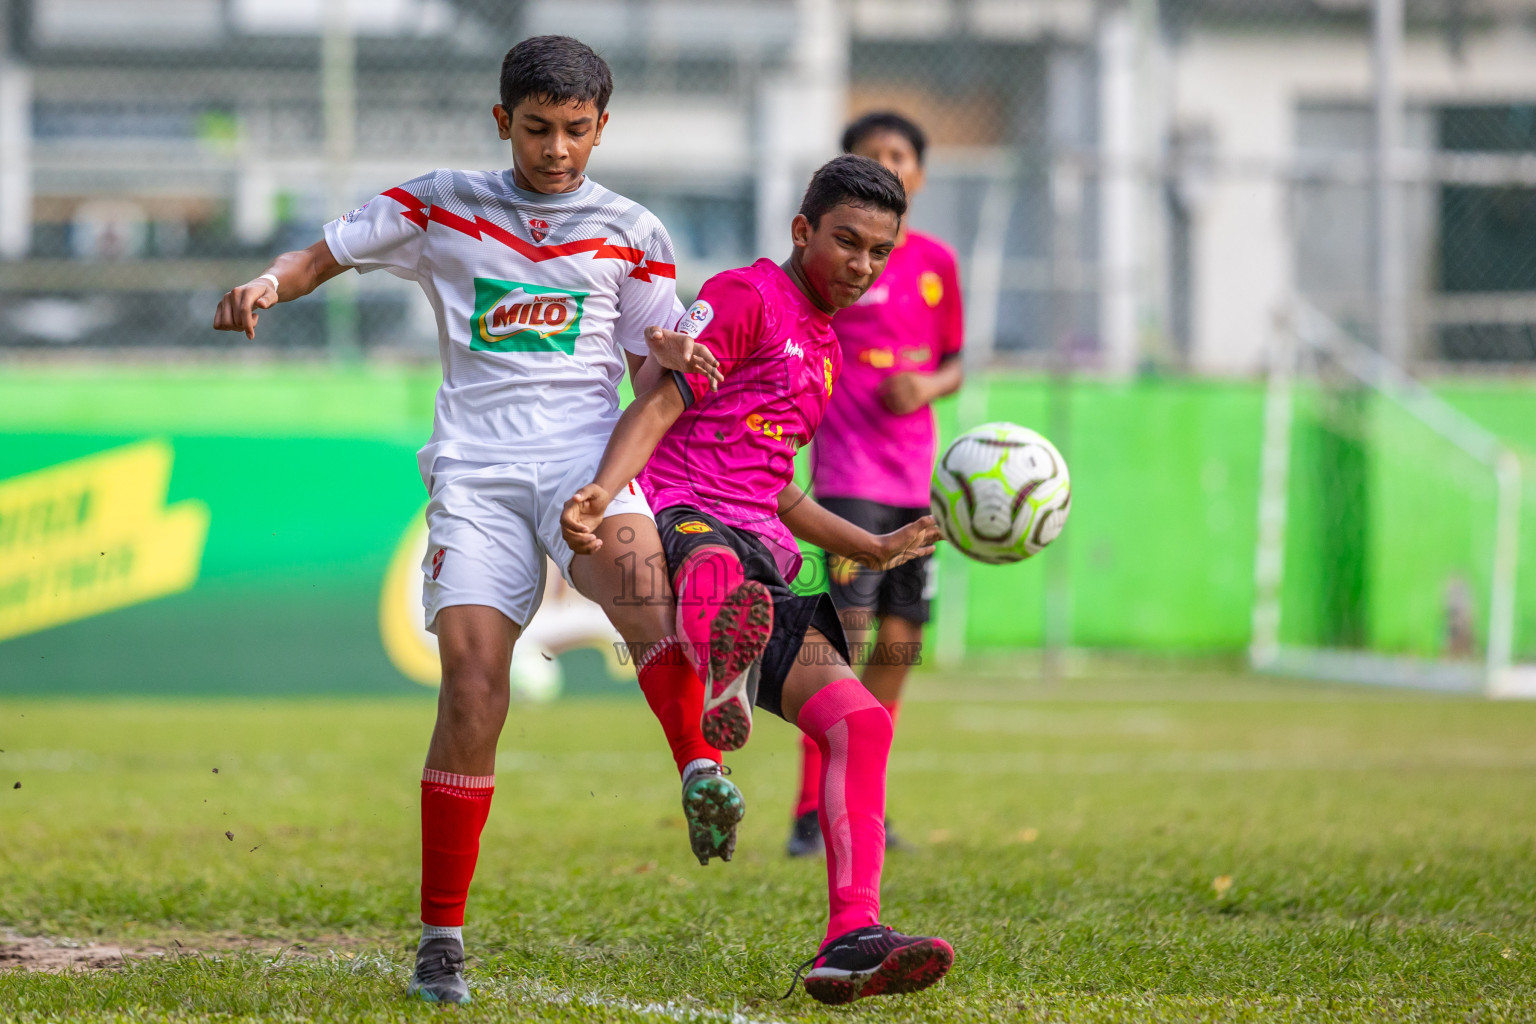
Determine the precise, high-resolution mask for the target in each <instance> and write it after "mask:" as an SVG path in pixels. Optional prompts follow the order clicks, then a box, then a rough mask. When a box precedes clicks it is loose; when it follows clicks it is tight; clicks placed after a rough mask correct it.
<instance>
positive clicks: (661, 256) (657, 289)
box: [325, 170, 678, 486]
mask: <svg viewBox="0 0 1536 1024" xmlns="http://www.w3.org/2000/svg"><path fill="white" fill-rule="evenodd" d="M325 241H326V244H327V245H328V246H329V247H330V250H331V253H332V254H333V255H334V256H335V257H336V259H337V261H338V262H340V263H343V264H345V265H348V266H353V267H356V268H357V269H358V270H359V271H362V272H364V273H367V272H368V271H372V270H378V269H380V268H382V269H384V270H387V271H389V272H390V273H392V274H394V275H396V276H397V277H402V278H405V279H407V280H411V281H415V282H417V283H418V284H419V285H420V286H421V289H422V291H424V292H425V293H426V295H427V298H428V300H429V301H430V302H431V303H432V308H433V310H434V311H435V312H436V314H437V332H438V348H439V351H440V353H441V355H442V361H443V384H442V387H441V388H439V389H438V392H437V403H436V415H435V419H434V423H433V430H432V440H431V442H430V443H429V444H428V445H427V446H426V447H425V448H423V449H422V450H421V452H420V456H419V463H420V466H421V470H422V477H423V479H424V480H429V479H430V476H431V469H432V466H433V464H434V462H435V460H437V459H438V458H449V459H458V460H463V461H467V462H477V463H503V462H542V461H548V460H550V459H570V458H573V457H577V456H580V455H584V454H587V453H590V452H600V451H601V450H602V448H603V446H604V445H605V444H606V443H607V441H608V435H609V433H611V432H612V429H613V425H614V424H615V423H616V422H617V421H618V418H619V395H618V386H619V382H620V381H621V380H623V377H624V370H625V360H624V356H623V352H624V351H628V352H633V353H635V354H636V355H642V356H643V355H645V353H646V346H645V338H644V332H645V329H646V328H647V327H650V326H656V325H662V326H665V325H669V324H671V323H672V322H673V321H675V320H676V319H677V312H678V304H677V294H676V292H677V289H676V270H675V268H674V258H673V255H672V241H671V239H670V238H668V237H667V232H666V229H665V228H664V227H662V224H661V222H660V221H659V220H657V219H656V217H655V216H654V215H653V214H651V212H650V211H648V210H647V209H645V207H643V206H641V205H640V204H639V203H635V202H632V201H630V200H628V199H626V198H624V197H623V196H621V195H618V194H617V193H615V192H612V191H610V190H608V189H606V188H603V187H602V186H601V185H599V184H597V183H596V182H594V181H593V180H592V179H591V178H587V179H585V180H583V181H582V183H581V185H580V187H578V188H577V189H575V190H574V191H571V192H562V193H559V194H556V195H544V194H542V193H537V192H527V191H524V190H522V189H520V188H518V187H517V186H516V185H514V184H513V182H512V172H511V171H510V170H507V171H454V170H437V171H432V172H431V173H429V174H424V175H422V176H421V177H419V178H414V179H412V180H411V181H408V182H406V183H405V184H403V185H401V186H399V187H398V188H392V189H390V190H389V191H387V192H385V193H383V194H382V195H380V196H378V197H376V198H374V199H373V200H371V201H369V202H368V203H365V204H364V205H363V206H362V207H360V208H359V209H356V210H353V211H352V212H351V213H348V214H346V215H345V216H343V217H340V218H338V219H336V220H334V221H332V222H330V223H329V224H327V225H326V226H325ZM429 486H430V482H429Z"/></svg>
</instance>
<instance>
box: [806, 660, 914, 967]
mask: <svg viewBox="0 0 1536 1024" xmlns="http://www.w3.org/2000/svg"><path fill="white" fill-rule="evenodd" d="M796 724H797V725H799V726H800V729H801V731H803V732H804V733H805V734H806V735H807V736H809V737H810V738H811V739H813V740H815V741H816V746H817V747H818V748H819V749H820V751H821V806H820V807H819V808H818V809H817V817H818V818H819V819H820V820H821V834H822V837H823V838H824V839H825V840H826V844H827V898H828V902H829V903H830V904H831V918H830V920H829V921H828V922H827V941H828V942H830V941H831V940H833V939H835V938H837V937H838V936H839V935H842V934H844V933H845V932H850V931H852V930H853V929H855V928H863V927H866V926H868V925H872V924H878V923H879V921H880V869H881V868H882V867H883V866H884V865H885V768H886V761H887V760H888V759H889V757H890V754H891V735H892V729H891V716H890V713H889V712H887V711H886V710H885V708H883V707H881V706H880V702H879V701H877V700H875V698H874V695H873V694H871V693H870V692H869V691H868V690H866V689H864V684H863V683H861V682H859V681H858V680H857V679H839V680H838V681H837V682H835V683H831V684H830V685H828V686H824V687H822V688H821V690H819V691H818V692H817V693H816V694H815V696H813V697H812V698H811V699H810V700H808V701H806V702H805V706H804V707H802V708H801V709H800V717H799V718H798V719H797V721H796Z"/></svg>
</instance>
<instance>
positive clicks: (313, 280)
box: [264, 239, 351, 302]
mask: <svg viewBox="0 0 1536 1024" xmlns="http://www.w3.org/2000/svg"><path fill="white" fill-rule="evenodd" d="M350 269H351V268H350V267H347V266H345V265H343V264H341V263H338V262H336V257H335V256H332V255H331V247H330V246H329V245H327V244H326V243H325V240H324V239H321V240H320V241H318V242H316V243H315V244H314V245H311V246H310V247H309V248H308V249H296V250H294V251H293V252H285V253H283V254H282V255H280V256H278V257H277V258H276V259H274V260H273V261H272V265H271V266H269V267H268V268H267V269H266V270H265V271H264V273H267V274H271V275H272V276H273V277H275V278H277V301H278V302H288V301H290V300H293V299H297V298H300V297H302V296H305V295H308V294H309V293H310V292H312V291H314V290H315V289H316V288H318V287H320V286H321V285H322V284H324V283H325V282H327V281H329V280H330V279H331V278H333V277H335V276H337V275H338V274H341V273H344V272H346V271H347V270H350Z"/></svg>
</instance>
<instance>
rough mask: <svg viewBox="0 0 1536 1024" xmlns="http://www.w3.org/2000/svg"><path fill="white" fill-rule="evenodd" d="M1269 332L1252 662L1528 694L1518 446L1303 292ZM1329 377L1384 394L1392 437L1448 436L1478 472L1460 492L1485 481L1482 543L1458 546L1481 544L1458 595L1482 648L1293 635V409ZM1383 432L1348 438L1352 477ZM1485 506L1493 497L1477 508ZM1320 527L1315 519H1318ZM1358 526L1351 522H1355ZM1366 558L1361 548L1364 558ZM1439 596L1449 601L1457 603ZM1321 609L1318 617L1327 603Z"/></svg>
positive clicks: (1302, 672)
mask: <svg viewBox="0 0 1536 1024" xmlns="http://www.w3.org/2000/svg"><path fill="white" fill-rule="evenodd" d="M1274 341H1275V343H1274V344H1273V346H1272V348H1271V353H1272V358H1271V362H1270V368H1269V377H1268V387H1267V389H1266V394H1265V400H1264V417H1263V431H1262V436H1263V441H1262V445H1263V447H1262V453H1261V459H1260V468H1259V472H1260V480H1259V502H1258V535H1257V544H1256V557H1255V560H1254V604H1253V633H1252V641H1251V644H1250V648H1249V658H1250V662H1251V664H1252V666H1253V667H1254V668H1255V669H1256V670H1259V671H1263V672H1270V673H1275V674H1281V675H1289V676H1298V677H1310V678H1318V679H1328V680H1334V681H1340V682H1354V683H1369V684H1377V685H1389V686H1408V687H1418V688H1428V689H1437V690H1457V691H1465V692H1478V693H1486V694H1488V695H1490V696H1504V697H1536V665H1519V664H1516V663H1515V658H1514V653H1515V632H1516V621H1517V614H1518V609H1517V602H1516V584H1517V570H1518V567H1519V558H1520V519H1521V503H1522V498H1523V492H1524V481H1523V476H1524V474H1523V467H1522V464H1521V459H1520V456H1519V455H1518V453H1517V452H1515V451H1514V450H1513V449H1511V448H1510V447H1509V446H1508V445H1506V444H1505V443H1504V442H1502V441H1501V440H1500V439H1499V438H1498V437H1496V436H1495V435H1494V434H1492V433H1491V432H1490V431H1488V430H1486V429H1485V428H1484V427H1482V426H1481V425H1480V424H1478V423H1476V422H1474V421H1473V420H1472V419H1471V418H1469V417H1468V416H1466V415H1465V414H1464V413H1462V412H1461V411H1460V410H1458V409H1456V408H1455V407H1454V406H1452V405H1451V404H1450V403H1448V402H1446V401H1445V400H1444V399H1442V398H1440V397H1439V396H1438V395H1436V394H1434V393H1433V392H1432V391H1430V390H1429V389H1428V388H1427V387H1425V386H1424V385H1423V384H1421V383H1420V382H1419V381H1417V380H1415V379H1414V378H1413V377H1411V376H1410V375H1409V374H1407V373H1406V372H1405V371H1404V370H1403V369H1402V368H1401V367H1399V366H1398V365H1396V364H1395V363H1393V362H1391V361H1390V360H1388V359H1386V358H1385V357H1383V356H1382V355H1381V354H1379V353H1378V352H1376V351H1375V350H1373V349H1371V348H1369V347H1367V346H1366V345H1364V344H1362V343H1360V342H1359V341H1357V340H1356V339H1354V338H1353V337H1351V336H1350V335H1349V334H1348V333H1347V332H1346V331H1345V330H1344V329H1343V328H1342V327H1340V326H1339V325H1338V324H1337V323H1335V322H1333V321H1332V320H1331V319H1329V318H1328V317H1327V316H1326V315H1324V314H1323V313H1322V312H1320V311H1319V310H1317V309H1316V308H1315V307H1313V306H1311V305H1310V304H1308V303H1306V302H1303V301H1297V302H1295V303H1293V304H1292V305H1291V307H1290V308H1289V309H1287V310H1286V311H1285V312H1284V314H1283V315H1282V316H1281V317H1279V318H1278V319H1277V323H1276V335H1275V339H1274ZM1330 381H1331V384H1330V383H1328V382H1330ZM1329 387H1332V388H1334V389H1335V391H1336V392H1338V391H1340V390H1343V391H1349V392H1351V393H1353V394H1355V395H1360V396H1364V399H1365V400H1364V401H1361V402H1359V403H1358V404H1357V406H1356V407H1357V408H1359V407H1366V406H1368V405H1369V404H1371V403H1387V405H1388V407H1389V408H1390V410H1391V412H1392V415H1393V416H1394V417H1396V421H1395V422H1396V423H1397V424H1398V425H1399V426H1398V427H1397V429H1396V431H1395V435H1394V436H1399V435H1404V434H1418V435H1420V436H1422V437H1424V438H1426V439H1433V440H1429V441H1426V442H1424V443H1425V444H1428V445H1443V446H1448V447H1447V448H1445V451H1448V452H1454V453H1459V456H1456V455H1453V456H1451V457H1452V458H1460V459H1464V460H1465V461H1464V467H1465V469H1466V472H1467V473H1468V474H1472V476H1474V477H1475V476H1477V475H1478V474H1482V475H1484V476H1485V479H1472V481H1471V483H1472V484H1473V485H1475V486H1469V487H1468V488H1467V490H1468V491H1469V492H1470V491H1472V490H1479V489H1484V493H1486V495H1487V498H1486V500H1484V501H1483V502H1482V503H1481V505H1479V504H1478V502H1476V501H1475V500H1473V499H1472V498H1468V499H1467V500H1468V508H1467V510H1466V514H1467V518H1468V520H1470V521H1468V522H1467V523H1466V526H1467V530H1468V531H1469V533H1470V534H1473V535H1475V536H1476V539H1477V541H1480V542H1481V543H1469V544H1468V545H1467V550H1468V551H1476V549H1478V548H1479V547H1481V548H1482V550H1481V551H1478V552H1477V554H1475V555H1473V556H1472V557H1474V558H1476V557H1478V556H1481V557H1482V558H1486V559H1487V564H1484V565H1478V566H1475V567H1472V568H1471V569H1470V570H1469V572H1468V574H1467V575H1468V576H1475V577H1476V578H1477V580H1478V585H1477V586H1476V588H1475V589H1476V590H1477V593H1476V594H1475V596H1474V597H1473V598H1469V599H1467V600H1465V601H1464V602H1463V603H1464V605H1465V608H1466V613H1467V615H1468V616H1469V617H1471V618H1475V619H1477V620H1480V621H1476V622H1475V623H1473V625H1474V626H1475V627H1478V628H1479V629H1480V633H1481V641H1482V642H1481V651H1478V650H1475V649H1472V648H1470V647H1466V648H1464V649H1462V650H1460V651H1456V652H1450V653H1447V652H1445V651H1437V652H1431V653H1428V654H1426V653H1425V652H1424V651H1422V650H1420V651H1406V650H1401V649H1394V645H1393V644H1392V643H1390V642H1387V643H1376V642H1373V640H1372V638H1370V637H1364V636H1362V635H1357V636H1356V637H1355V638H1354V639H1353V640H1352V641H1351V640H1345V641H1335V642H1331V643H1330V642H1328V641H1327V640H1326V639H1325V640H1323V641H1317V640H1316V638H1313V642H1307V639H1306V638H1302V639H1300V640H1298V639H1297V638H1296V634H1297V633H1298V629H1297V628H1296V624H1295V623H1293V622H1292V621H1290V618H1289V617H1296V618H1300V617H1302V616H1300V615H1299V614H1298V613H1299V611H1300V610H1301V609H1299V608H1297V607H1296V604H1297V599H1296V598H1294V597H1292V598H1290V599H1289V601H1288V600H1287V597H1286V594H1287V590H1288V587H1287V583H1288V581H1287V578H1286V573H1287V565H1288V559H1287V555H1288V551H1287V544H1288V543H1292V544H1294V543H1295V541H1294V535H1295V533H1296V530H1294V529H1293V528H1292V527H1293V523H1292V520H1293V517H1294V515H1295V513H1296V509H1294V508H1293V496H1294V494H1295V493H1296V490H1297V486H1298V485H1297V481H1296V480H1295V479H1294V476H1293V469H1294V466H1293V463H1294V462H1295V461H1296V458H1297V452H1296V450H1295V447H1294V439H1295V438H1296V436H1297V431H1298V412H1297V409H1298V402H1299V401H1302V400H1303V398H1304V397H1308V398H1310V397H1312V396H1316V395H1319V394H1324V393H1325V392H1326V389H1327V388H1329ZM1299 392H1305V395H1303V394H1299ZM1322 401H1323V400H1318V401H1314V402H1313V405H1314V406H1318V407H1320V406H1321V404H1322ZM1367 415H1369V414H1367ZM1382 429H1384V428H1382ZM1381 440H1382V439H1378V438H1376V437H1375V436H1374V435H1367V436H1364V437H1361V436H1357V437H1356V438H1354V441H1355V442H1356V447H1357V448H1359V450H1360V451H1361V452H1363V453H1364V454H1362V455H1361V456H1360V461H1361V462H1362V463H1364V464H1366V465H1365V468H1364V469H1361V470H1359V471H1358V472H1359V475H1360V477H1361V479H1362V480H1363V479H1364V478H1365V477H1366V476H1368V475H1369V474H1370V473H1371V472H1372V471H1373V468H1372V467H1371V466H1370V465H1369V464H1368V463H1369V460H1370V459H1372V458H1375V457H1377V456H1376V452H1377V451H1378V450H1379V449H1380V448H1381V447H1382V445H1381ZM1345 443H1346V444H1348V443H1349V441H1347V440H1346V442H1345ZM1437 468H1438V467H1436V466H1433V465H1430V466H1425V467H1424V469H1425V470H1426V472H1425V479H1424V481H1423V486H1424V487H1426V488H1434V487H1445V488H1447V489H1454V487H1455V486H1456V485H1455V482H1454V481H1453V482H1451V483H1450V484H1449V485H1447V484H1446V482H1445V481H1440V480H1437V479H1434V478H1433V477H1432V476H1431V475H1430V474H1431V473H1432V472H1434V471H1435V470H1436V469H1437ZM1331 471H1332V467H1327V466H1325V467H1323V469H1322V472H1323V474H1324V475H1326V474H1329V473H1330V472H1331ZM1465 481H1466V477H1464V479H1463V482H1464V483H1465ZM1349 497H1352V496H1346V501H1347V500H1348V498H1349ZM1370 498H1371V495H1370V493H1369V492H1366V493H1364V494H1362V495H1360V497H1359V503H1360V504H1362V505H1369V504H1370ZM1490 504H1491V506H1492V507H1491V508H1487V506H1488V505H1490ZM1377 511H1379V510H1377ZM1391 511H1392V510H1388V512H1391ZM1485 513H1486V514H1485ZM1350 514H1352V515H1355V516H1360V517H1366V516H1370V515H1372V514H1376V511H1373V510H1372V509H1370V508H1365V509H1361V510H1355V511H1354V512H1352V513H1350ZM1328 525H1329V524H1327V523H1324V528H1325V529H1326V527H1327V526H1328ZM1366 529H1367V528H1366V527H1361V532H1362V533H1364V532H1365V530H1366ZM1365 557H1366V556H1365V555H1363V554H1362V555H1361V556H1360V559H1361V561H1362V563H1363V561H1364V559H1365ZM1333 570H1334V567H1333V566H1330V565H1325V566H1324V567H1323V568H1322V570H1321V571H1318V570H1316V569H1314V575H1315V576H1316V577H1317V578H1318V579H1321V580H1322V584H1321V585H1322V586H1324V587H1326V586H1328V585H1329V582H1330V581H1328V580H1327V579H1326V576H1327V574H1328V573H1329V572H1332V571H1333ZM1459 585H1460V584H1458V586H1459ZM1292 589H1294V588H1292ZM1419 596H1420V597H1422V596H1423V595H1419ZM1479 599H1480V600H1479ZM1420 604H1421V605H1422V604H1423V601H1422V600H1421V601H1420ZM1448 604H1450V605H1452V606H1455V604H1456V602H1454V601H1451V602H1448ZM1479 605H1480V606H1481V607H1480V608H1479V607H1478V606H1479ZM1479 612H1480V614H1479ZM1322 614H1323V616H1324V617H1326V614H1327V610H1326V609H1325V610H1324V612H1323V613H1322ZM1313 617H1314V618H1316V617H1317V616H1316V615H1314V616H1313ZM1325 628H1326V627H1325ZM1420 632H1422V629H1421V631H1420ZM1399 646H1401V645H1399Z"/></svg>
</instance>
